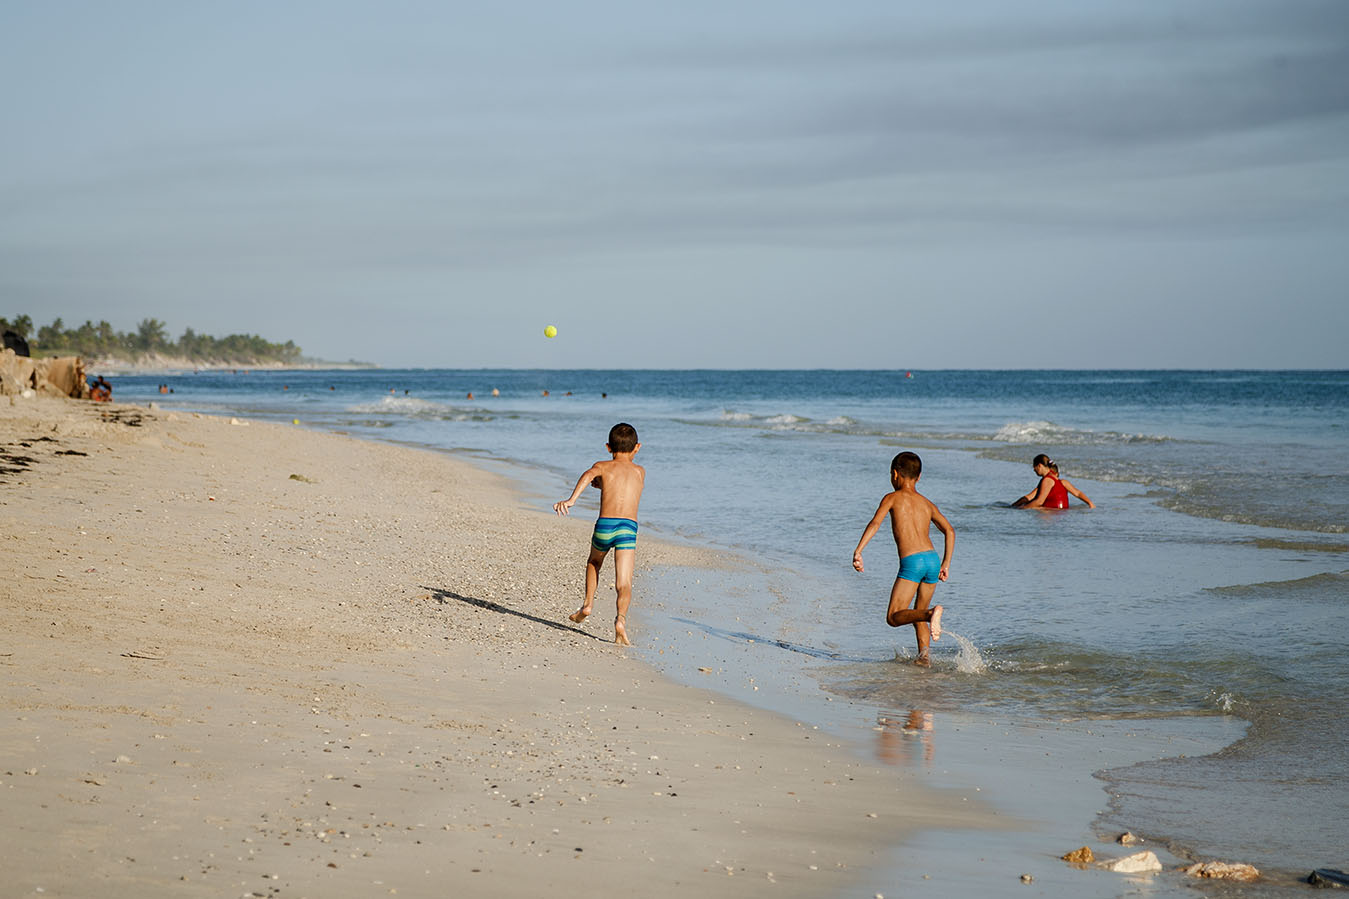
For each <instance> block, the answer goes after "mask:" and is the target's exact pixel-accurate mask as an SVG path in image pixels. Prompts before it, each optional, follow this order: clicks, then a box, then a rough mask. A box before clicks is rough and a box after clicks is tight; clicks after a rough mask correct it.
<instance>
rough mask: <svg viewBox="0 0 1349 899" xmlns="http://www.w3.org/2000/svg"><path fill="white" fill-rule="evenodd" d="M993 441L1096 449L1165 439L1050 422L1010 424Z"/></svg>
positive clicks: (1164, 439) (1163, 440)
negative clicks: (1111, 445)
mask: <svg viewBox="0 0 1349 899" xmlns="http://www.w3.org/2000/svg"><path fill="white" fill-rule="evenodd" d="M993 439H994V440H997V441H1001V442H1003V443H1031V444H1052V445H1057V446H1100V445H1105V444H1115V443H1165V442H1167V441H1168V440H1170V438H1169V437H1158V436H1154V435H1151V434H1121V433H1119V432H1117V431H1083V430H1079V429H1077V428H1065V427H1063V426H1062V425H1056V424H1054V423H1053V422H1052V421H1013V422H1008V423H1007V424H1005V425H1003V426H1002V427H1001V428H999V429H998V431H997V433H996V434H994V435H993Z"/></svg>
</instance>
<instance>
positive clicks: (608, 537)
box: [553, 422, 646, 646]
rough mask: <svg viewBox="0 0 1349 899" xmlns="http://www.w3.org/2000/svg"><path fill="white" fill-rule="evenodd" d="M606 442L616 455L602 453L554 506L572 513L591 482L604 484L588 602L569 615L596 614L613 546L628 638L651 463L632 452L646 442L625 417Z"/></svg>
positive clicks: (621, 622)
mask: <svg viewBox="0 0 1349 899" xmlns="http://www.w3.org/2000/svg"><path fill="white" fill-rule="evenodd" d="M606 448H607V449H608V450H609V452H610V453H611V454H612V455H613V458H612V459H602V460H600V461H599V462H596V463H595V464H594V465H592V466H590V467H589V468H587V469H586V470H585V473H584V474H582V475H581V478H580V480H578V481H577V482H576V489H575V490H573V491H572V492H571V496H569V497H567V498H566V499H564V500H562V501H561V502H557V503H554V504H553V511H554V512H556V513H557V514H559V515H566V514H567V513H568V512H570V511H571V507H572V506H573V505H574V504H575V503H576V500H577V498H578V497H579V496H580V495H581V493H582V491H584V490H585V489H586V485H587V484H590V485H593V486H595V487H598V488H600V517H599V520H597V521H596V522H595V532H594V534H592V535H591V537H590V557H589V558H588V559H586V592H585V602H584V603H582V605H581V608H580V609H578V610H576V611H575V612H573V613H572V614H571V615H569V616H568V617H569V618H571V620H572V621H575V622H576V623H577V624H580V623H581V622H582V621H585V620H586V618H588V617H590V613H591V611H593V610H594V606H595V591H596V589H598V587H599V583H600V566H602V565H603V564H604V557H605V556H607V555H608V554H609V551H610V550H613V553H614V588H615V589H616V590H617V591H618V617H616V618H615V619H614V642H615V643H619V644H621V645H623V646H630V645H632V644H630V643H629V642H628V630H627V617H628V605H629V603H631V602H632V568H633V563H634V562H635V561H636V558H637V505H638V503H640V502H641V499H642V487H643V486H644V485H645V484H646V469H644V468H642V466H640V465H635V464H633V461H632V457H633V456H635V455H637V450H639V449H641V448H642V445H641V444H640V443H638V442H637V429H636V428H634V427H633V426H632V425H630V424H628V423H626V422H619V423H618V424H616V425H614V426H613V427H612V428H610V429H609V442H608V444H606Z"/></svg>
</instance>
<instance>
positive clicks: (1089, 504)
mask: <svg viewBox="0 0 1349 899" xmlns="http://www.w3.org/2000/svg"><path fill="white" fill-rule="evenodd" d="M1059 483H1060V484H1062V485H1063V489H1064V490H1067V491H1068V492H1069V493H1071V494H1072V495H1073V496H1075V497H1077V498H1078V499H1080V500H1082V502H1084V503H1086V504H1087V508H1088V509H1094V508H1096V504H1095V503H1094V502H1092V501H1091V500H1089V499H1087V495H1086V494H1085V493H1083V492H1082V491H1081V490H1078V489H1077V488H1076V487H1074V486H1073V485H1072V484H1069V483H1068V482H1067V481H1065V480H1064V479H1063V478H1059Z"/></svg>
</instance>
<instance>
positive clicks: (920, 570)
mask: <svg viewBox="0 0 1349 899" xmlns="http://www.w3.org/2000/svg"><path fill="white" fill-rule="evenodd" d="M940 575H941V556H939V555H937V551H936V550H935V549H929V550H927V551H926V552H921V553H914V554H913V555H911V556H905V557H904V558H902V559H900V560H899V574H897V575H895V580H897V581H913V582H914V583H918V584H935V583H937V581H939V580H941V578H940Z"/></svg>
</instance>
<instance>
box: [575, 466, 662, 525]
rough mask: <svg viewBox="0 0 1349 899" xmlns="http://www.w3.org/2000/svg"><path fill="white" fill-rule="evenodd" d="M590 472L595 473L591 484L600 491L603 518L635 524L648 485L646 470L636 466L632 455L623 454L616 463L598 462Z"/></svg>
mask: <svg viewBox="0 0 1349 899" xmlns="http://www.w3.org/2000/svg"><path fill="white" fill-rule="evenodd" d="M573 470H574V469H573ZM590 470H591V471H593V472H594V473H595V476H594V477H593V478H592V479H591V482H590V483H591V485H592V486H595V487H598V488H599V491H600V517H601V518H631V519H633V520H634V521H635V520H636V519H637V506H638V504H640V503H641V501H642V487H643V486H645V484H646V469H645V468H643V467H642V466H640V465H638V464H636V463H635V462H633V461H632V455H631V454H630V453H620V454H618V455H617V456H616V457H615V458H613V459H604V460H601V461H599V462H596V463H595V464H594V465H592V466H590Z"/></svg>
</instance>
